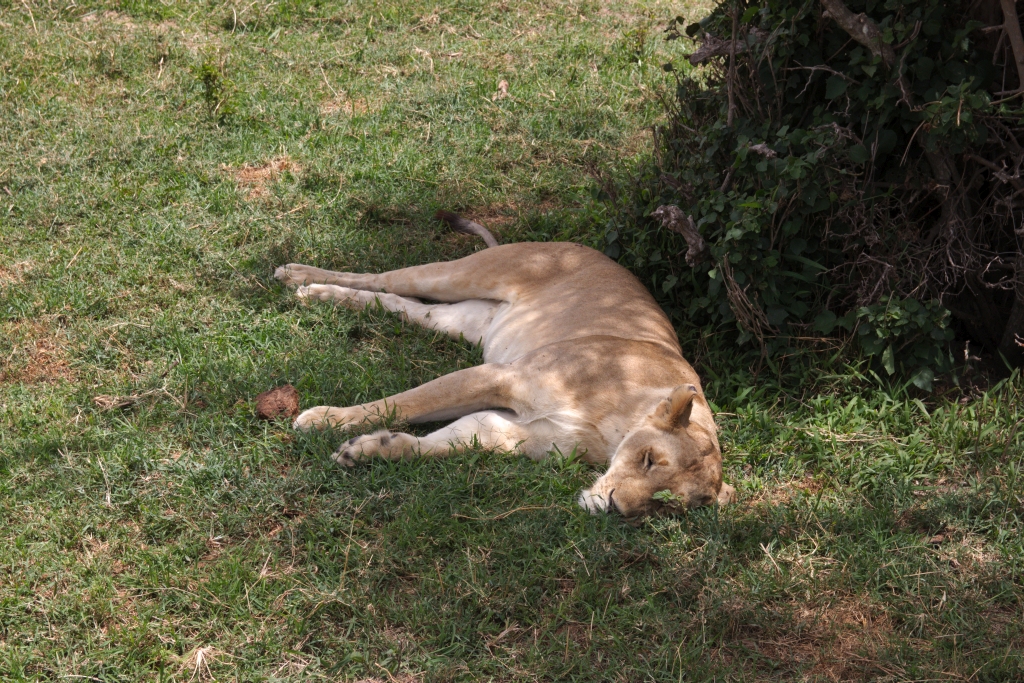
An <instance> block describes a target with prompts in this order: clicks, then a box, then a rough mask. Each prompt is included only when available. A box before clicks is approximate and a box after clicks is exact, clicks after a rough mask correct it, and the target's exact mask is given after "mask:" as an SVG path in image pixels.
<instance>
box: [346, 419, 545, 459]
mask: <svg viewBox="0 0 1024 683" xmlns="http://www.w3.org/2000/svg"><path fill="white" fill-rule="evenodd" d="M509 416H510V415H509V414H502V413H500V412H498V411H492V410H487V411H482V412H479V413H473V414H471V415H466V416H464V417H462V418H459V419H458V420H456V421H455V422H453V423H451V424H450V425H448V426H447V427H443V428H441V429H439V430H437V431H436V432H433V433H431V434H428V435H427V436H424V437H420V438H417V437H415V436H413V435H411V434H405V433H402V432H391V431H388V430H383V431H379V432H374V433H373V434H366V435H365V436H357V437H355V438H352V439H349V440H348V441H347V442H346V443H344V444H342V446H341V448H339V449H338V450H337V451H336V452H335V453H334V455H333V456H331V457H333V458H334V460H335V462H337V463H338V464H340V465H345V466H346V467H351V466H353V465H355V464H356V462H358V461H359V460H363V459H365V458H369V457H373V456H378V457H382V458H387V459H388V460H399V459H402V458H409V457H414V456H417V455H421V456H431V457H442V456H446V455H449V454H451V453H456V452H458V451H461V450H464V449H466V448H468V447H471V446H474V445H476V446H479V447H481V448H487V449H493V450H498V451H505V452H511V451H514V450H516V448H517V447H519V446H520V445H522V444H523V443H524V442H525V441H526V440H527V439H528V438H529V436H530V434H529V431H528V430H527V429H526V428H525V427H523V426H522V425H520V424H518V423H516V422H513V421H512V420H510V419H509Z"/></svg>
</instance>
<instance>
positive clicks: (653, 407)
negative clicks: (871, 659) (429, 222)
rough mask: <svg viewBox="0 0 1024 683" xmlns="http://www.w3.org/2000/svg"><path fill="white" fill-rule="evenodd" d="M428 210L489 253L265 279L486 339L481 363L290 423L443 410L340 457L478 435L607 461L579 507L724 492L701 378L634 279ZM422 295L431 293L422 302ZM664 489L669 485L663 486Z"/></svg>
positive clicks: (590, 257) (607, 263) (623, 506)
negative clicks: (424, 427)
mask: <svg viewBox="0 0 1024 683" xmlns="http://www.w3.org/2000/svg"><path fill="white" fill-rule="evenodd" d="M439 217H441V218H443V219H445V220H446V221H447V222H448V224H449V225H451V226H452V227H453V228H455V229H456V230H459V231H460V232H470V233H473V234H477V235H480V236H481V237H483V238H484V239H485V240H486V241H487V243H488V245H491V246H490V248H488V249H485V250H483V251H481V252H478V253H476V254H473V255H472V256H467V257H466V258H463V259H459V260H457V261H450V262H446V263H429V264H427V265H422V266H414V267H412V268H403V269H401V270H394V271H391V272H389V273H382V274H380V275H369V274H357V273H336V272H332V271H327V270H321V269H319V268H313V267H311V266H304V265H299V264H288V265H286V266H281V267H280V268H278V269H277V272H276V273H275V276H276V277H277V278H278V279H279V280H281V281H282V282H283V283H285V284H288V285H297V286H298V290H297V292H296V294H297V296H299V297H300V298H302V299H318V300H321V301H333V302H337V303H340V304H343V305H345V306H348V307H350V308H354V309H362V308H363V307H365V306H366V305H367V304H369V303H377V302H379V303H380V305H382V306H383V307H384V308H386V309H388V310H390V311H394V312H396V313H399V314H400V315H402V316H403V317H404V318H406V319H407V320H409V321H412V322H415V323H417V324H420V325H423V326H424V327H428V328H431V329H435V330H441V331H443V332H445V333H447V334H449V335H451V336H453V337H455V338H458V337H459V335H462V336H464V337H465V338H466V339H468V340H470V341H474V342H477V343H479V344H480V345H482V346H483V352H484V364H483V365H479V366H476V367H472V368H467V369H465V370H460V371H458V372H453V373H451V374H450V375H445V376H443V377H439V378H438V379H435V380H433V381H432V382H427V383H426V384H424V385H422V386H420V387H416V388H415V389H410V390H409V391H405V392H402V393H400V394H397V395H395V396H390V397H388V398H386V399H383V400H380V401H374V402H372V403H365V404H363V405H358V406H350V407H347V408H332V407H329V406H317V407H315V408H310V409H309V410H306V411H305V412H303V413H302V414H300V415H299V417H298V418H297V419H296V420H295V424H294V427H295V428H296V429H303V430H306V429H315V428H334V429H346V428H348V427H349V426H351V425H357V424H360V423H363V422H370V423H374V422H379V420H380V418H381V416H382V415H386V414H389V413H390V412H391V411H395V412H396V413H397V414H398V416H399V417H400V418H401V419H403V420H406V421H408V422H411V423H417V422H432V421H436V420H455V421H454V422H452V423H451V424H449V425H448V426H447V427H444V428H443V429H440V430H438V431H436V432H434V433H432V434H429V435H427V436H425V437H415V436H412V435H410V434H404V433H397V432H390V431H379V432H376V433H373V434H368V435H365V436H359V437H355V438H353V439H350V440H349V441H348V442H346V443H344V444H342V446H341V448H339V449H338V451H337V452H336V453H335V454H334V459H335V460H336V461H337V462H339V463H341V464H342V465H347V466H351V465H354V464H355V463H356V462H357V461H359V460H362V459H365V458H369V457H373V456H377V457H384V458H391V459H397V458H406V457H412V456H417V455H418V456H444V455H448V454H449V453H452V452H455V451H459V450H461V449H463V448H465V447H467V446H468V445H470V444H472V443H473V442H474V439H475V440H476V441H477V442H478V443H479V444H481V445H483V446H484V447H487V448H495V449H500V450H505V451H518V452H521V453H522V454H524V455H526V456H528V457H531V458H543V457H545V455H546V454H547V453H548V452H550V451H551V450H552V449H553V448H558V449H559V450H560V451H561V452H563V453H569V452H571V451H572V450H573V449H577V451H578V452H580V453H582V454H583V457H584V459H586V460H587V461H589V462H592V463H602V462H603V463H608V471H607V472H605V474H604V475H603V476H601V477H600V478H599V479H598V480H597V481H596V482H595V483H594V485H593V486H592V487H591V488H590V489H587V490H584V491H583V492H581V493H580V496H579V504H580V505H582V506H583V507H585V508H586V509H587V510H590V511H591V512H598V511H610V510H617V511H618V512H620V513H622V514H623V515H626V516H628V517H634V516H637V515H643V514H649V513H651V512H654V511H656V510H658V509H659V508H660V507H661V506H663V505H665V504H666V502H665V501H666V500H668V501H670V504H672V505H684V506H690V507H693V506H698V505H708V504H711V503H714V502H716V501H717V502H719V503H726V502H728V501H729V500H730V498H731V496H732V492H733V489H732V487H731V486H729V485H728V484H724V483H723V482H722V454H721V450H720V449H719V446H718V438H717V435H716V429H715V423H714V418H713V417H712V415H711V410H710V408H709V407H708V403H707V401H706V400H705V398H704V394H703V392H702V391H701V389H700V380H699V379H698V377H697V374H696V373H695V372H694V371H693V368H692V367H690V364H689V363H687V362H686V361H685V360H684V359H683V356H682V352H681V349H680V347H679V341H678V339H677V338H676V334H675V331H674V330H673V329H672V326H671V324H669V321H668V318H667V317H666V316H665V314H664V313H663V312H662V310H661V309H660V308H659V307H658V305H657V304H656V303H655V301H654V299H653V298H652V297H651V295H650V294H649V293H648V292H647V290H646V289H644V287H643V286H642V285H641V284H640V283H639V282H638V281H637V279H636V278H634V277H633V276H632V275H631V274H630V273H629V272H627V271H626V270H625V269H624V268H622V267H621V266H619V265H618V264H616V263H615V262H613V261H612V260H610V259H609V258H607V257H606V256H604V255H603V254H601V253H599V252H597V251H594V250H592V249H588V248H587V247H583V246H580V245H577V244H570V243H520V244H507V245H502V246H498V245H497V243H496V242H495V241H494V238H493V237H492V236H491V235H490V233H488V232H487V231H486V230H485V229H484V228H483V227H482V226H480V225H477V224H476V223H473V222H471V221H467V220H465V219H462V218H460V217H458V216H456V215H454V214H448V213H443V214H439ZM420 299H428V300H431V301H436V302H440V303H434V304H425V303H422V302H421V301H420ZM665 491H670V492H671V493H670V494H664V493H661V494H660V495H657V496H656V495H655V494H659V492H665Z"/></svg>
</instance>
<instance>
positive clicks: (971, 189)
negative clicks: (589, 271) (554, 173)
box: [605, 0, 1024, 388]
mask: <svg viewBox="0 0 1024 683" xmlns="http://www.w3.org/2000/svg"><path fill="white" fill-rule="evenodd" d="M825 9H828V10H829V11H828V12H825V11H823V10H825ZM844 12H845V13H846V14H844ZM854 12H863V13H864V15H863V16H864V17H865V19H864V21H863V23H857V22H860V17H858V16H856V15H855V14H853V13H854ZM851 22H853V23H854V24H855V26H853V28H854V29H856V26H861V27H862V28H863V27H865V26H866V27H867V28H866V33H865V31H864V30H862V29H857V30H848V29H851ZM1002 23H1003V18H1002V14H1001V10H1000V9H999V2H998V1H987V2H980V3H979V2H974V3H966V2H965V3H955V2H953V3H948V2H940V1H938V0H905V1H900V0H885V1H872V0H868V1H867V2H865V1H860V2H850V3H849V7H847V6H846V5H844V4H843V3H842V2H838V1H837V0H822V2H820V4H819V3H816V2H813V1H807V0H801V1H799V2H797V1H795V0H768V1H767V2H762V3H760V4H751V3H746V2H736V3H733V2H725V3H722V4H720V5H718V6H717V7H716V9H715V10H714V11H713V12H712V13H711V14H710V16H708V17H707V18H705V19H704V20H702V21H701V22H700V23H698V24H691V25H690V26H687V27H686V33H687V34H689V35H690V36H692V37H694V38H695V39H696V40H697V41H698V43H699V45H700V47H699V49H698V50H697V52H695V53H694V54H693V55H691V56H690V60H689V61H690V62H692V63H695V64H702V65H703V66H702V67H701V68H699V69H692V68H689V67H687V68H685V69H682V70H681V69H679V68H678V67H677V66H676V65H672V64H668V65H665V68H666V70H669V71H675V73H676V74H677V78H676V83H677V89H676V93H675V97H674V99H672V100H671V101H669V102H668V103H667V105H668V108H669V123H668V124H667V125H666V126H663V127H660V128H658V129H656V131H655V132H656V136H655V147H656V149H655V155H654V163H653V164H652V165H651V166H650V167H649V168H648V169H647V171H646V176H645V178H643V179H642V182H640V183H639V184H638V185H637V187H639V188H641V189H640V190H639V192H638V193H636V194H635V195H634V196H633V199H634V200H635V201H634V202H633V204H632V206H631V207H630V209H629V211H626V212H620V213H619V215H618V216H617V218H616V219H614V220H613V221H612V222H611V223H610V224H609V226H608V229H607V231H606V234H605V241H606V244H607V250H606V251H607V253H608V254H609V255H610V256H612V257H615V258H618V259H619V260H620V261H621V262H622V263H623V264H624V265H626V266H628V267H630V268H632V269H633V270H635V271H636V272H638V273H639V274H640V275H641V276H642V277H644V278H646V279H647V280H648V282H649V283H650V284H651V285H652V286H653V289H654V291H655V293H656V295H657V296H658V298H659V299H660V300H661V302H662V304H663V305H665V307H666V309H667V310H668V311H669V312H670V314H671V315H673V316H674V317H675V318H677V320H680V321H681V320H684V319H685V320H686V321H688V322H690V323H697V324H699V325H710V326H713V327H714V328H715V329H717V330H724V331H727V332H729V333H730V334H732V335H733V338H734V339H735V341H736V342H737V343H738V344H740V345H746V346H747V347H748V348H750V349H752V350H753V352H754V353H757V354H760V355H761V356H762V357H767V358H771V357H779V356H782V355H789V354H791V353H793V351H794V349H796V348H800V347H803V346H806V345H807V343H808V342H811V341H813V340H815V339H821V338H822V335H825V336H826V337H827V336H829V335H833V336H834V335H836V334H838V333H839V332H840V331H841V330H843V329H845V330H847V331H848V332H851V333H852V332H853V331H854V330H856V333H853V334H852V338H853V339H855V340H857V342H858V343H859V345H860V347H861V348H862V349H863V351H864V352H865V353H866V354H867V355H869V356H874V357H877V359H878V363H879V365H880V366H881V367H882V368H884V369H885V370H886V371H887V372H889V373H893V372H896V371H898V370H899V368H901V367H902V368H903V369H904V370H905V371H906V372H909V373H912V374H913V377H914V379H915V382H916V383H917V384H918V385H919V386H921V387H922V388H930V386H931V377H932V376H933V375H934V373H938V372H945V371H948V370H949V369H951V367H952V362H953V357H952V355H951V342H952V340H953V338H954V329H955V331H956V332H957V333H958V334H959V335H960V336H962V337H964V338H967V339H971V340H974V341H976V342H978V343H979V344H981V345H982V346H985V347H987V348H989V349H991V350H993V351H996V350H998V351H999V352H1001V353H1002V354H1003V355H1004V356H1005V357H1006V358H1007V360H1009V361H1010V362H1012V363H1015V364H1019V363H1020V362H1021V361H1022V360H1024V359H1022V357H1021V353H1020V351H1021V349H1020V348H1019V347H1018V345H1017V344H1016V343H1015V342H1016V338H1015V336H1014V335H1015V334H1019V335H1022V336H1024V284H1022V283H1024V257H1022V255H1021V254H1022V250H1021V248H1020V242H1019V237H1020V236H1021V235H1024V231H1022V229H1021V226H1022V224H1024V180H1022V179H1021V178H1020V167H1021V165H1022V163H1024V152H1022V147H1024V144H1022V143H1024V109H1022V99H1024V98H1022V97H1021V89H1020V84H1021V81H1020V78H1021V76H1020V74H1019V73H1018V71H1017V66H1016V64H1015V61H1014V54H1013V52H1012V51H1011V49H1010V45H1011V43H1012V42H1013V41H1011V40H1009V39H1003V38H1000V35H1001V34H1002V33H1003V32H1004V30H1003V29H1001V28H1000V29H998V30H986V29H987V27H988V26H990V25H1000V24H1002ZM1018 23H1019V22H1018ZM841 24H843V25H846V26H847V28H846V29H844V28H843V27H842V26H841ZM683 26H684V22H683V20H682V19H681V18H677V19H676V20H675V21H673V22H672V24H671V25H670V26H669V28H668V31H667V34H668V35H667V38H668V39H669V40H675V39H680V38H685V37H686V36H684V35H683V33H682V28H683ZM1011 33H1012V31H1011ZM733 36H735V38H733ZM865 36H867V37H865ZM733 40H735V42H733ZM730 45H735V56H734V59H733V61H730V58H729V52H730ZM1021 59H1022V60H1024V54H1022V55H1021ZM1022 64H1024V62H1022ZM684 66H685V65H684ZM1022 69H1024V66H1022ZM665 204H668V205H677V206H679V207H680V208H681V209H682V210H683V213H684V214H685V215H687V216H689V217H691V219H692V224H691V225H692V227H694V228H696V230H695V231H693V234H695V235H696V234H697V233H699V238H696V239H697V241H698V242H699V241H700V240H701V239H702V240H703V241H704V243H705V244H704V245H694V244H693V240H692V239H691V240H690V242H689V243H688V242H687V240H686V239H685V238H684V236H683V234H681V233H685V232H686V230H685V229H680V226H679V225H672V224H670V223H669V222H666V223H665V224H663V225H659V224H658V222H657V221H654V220H652V219H651V218H650V214H651V213H652V212H653V211H654V209H655V208H656V207H658V206H660V205H665ZM1015 229H1016V231H1015ZM688 247H689V252H690V257H687V258H688V259H689V260H690V261H691V262H692V263H695V264H696V265H694V266H693V267H691V266H690V265H688V264H687V263H686V261H685V260H684V258H683V254H684V253H685V252H687V250H688ZM698 247H700V248H698ZM691 257H692V258H691Z"/></svg>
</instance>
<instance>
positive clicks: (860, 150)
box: [849, 145, 871, 164]
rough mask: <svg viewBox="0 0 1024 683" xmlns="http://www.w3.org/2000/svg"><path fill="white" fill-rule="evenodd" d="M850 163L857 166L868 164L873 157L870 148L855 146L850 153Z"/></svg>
mask: <svg viewBox="0 0 1024 683" xmlns="http://www.w3.org/2000/svg"><path fill="white" fill-rule="evenodd" d="M849 155H850V161H852V162H853V163H855V164H866V163H867V161H868V159H870V158H871V155H870V154H868V148H867V147H865V146H864V145H854V146H853V147H851V148H850V151H849Z"/></svg>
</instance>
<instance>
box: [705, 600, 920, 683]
mask: <svg viewBox="0 0 1024 683" xmlns="http://www.w3.org/2000/svg"><path fill="white" fill-rule="evenodd" d="M722 609H725V610H726V612H734V614H732V615H731V617H730V621H732V622H733V623H734V624H735V627H734V628H735V635H734V640H733V641H732V642H731V643H729V644H727V645H725V646H724V647H722V648H721V650H720V651H719V653H718V655H719V656H720V657H721V658H722V659H723V660H724V661H726V662H730V663H734V664H739V665H740V666H742V667H743V668H747V669H754V670H757V669H760V668H761V667H762V666H764V665H769V666H770V667H771V668H772V669H773V670H776V672H777V669H778V668H779V667H783V668H784V669H786V670H788V671H790V672H791V673H793V674H796V673H797V672H800V674H801V675H800V680H824V681H849V680H864V679H869V678H871V676H872V675H873V674H878V673H882V672H884V671H885V668H884V666H883V665H882V663H881V662H882V661H884V660H885V652H886V649H887V647H888V645H889V643H890V642H891V640H892V638H893V635H894V630H895V627H894V625H893V623H892V621H891V620H890V619H889V616H888V615H887V614H886V613H885V611H884V610H883V609H881V608H880V607H879V606H877V605H875V604H874V603H873V602H871V601H870V600H869V599H868V598H867V597H866V596H863V595H840V594H835V595H832V596H824V597H821V596H819V598H818V599H817V600H816V601H815V602H813V603H807V604H804V605H802V606H799V607H797V606H795V605H794V606H780V607H767V609H768V610H770V611H775V612H777V618H775V619H773V620H772V623H774V624H775V627H773V628H771V629H761V628H758V627H754V628H753V629H751V628H750V626H749V625H748V622H750V621H752V620H751V619H750V618H749V617H750V615H751V614H752V612H753V611H754V610H755V604H754V602H753V601H752V602H747V601H744V600H733V601H730V602H729V603H726V605H724V606H723V607H722ZM917 646H918V647H919V648H921V649H922V650H923V649H927V648H928V647H929V645H928V644H927V643H926V642H923V641H922V642H919V643H917Z"/></svg>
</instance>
